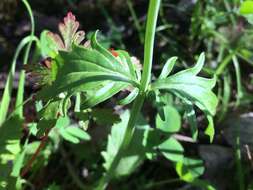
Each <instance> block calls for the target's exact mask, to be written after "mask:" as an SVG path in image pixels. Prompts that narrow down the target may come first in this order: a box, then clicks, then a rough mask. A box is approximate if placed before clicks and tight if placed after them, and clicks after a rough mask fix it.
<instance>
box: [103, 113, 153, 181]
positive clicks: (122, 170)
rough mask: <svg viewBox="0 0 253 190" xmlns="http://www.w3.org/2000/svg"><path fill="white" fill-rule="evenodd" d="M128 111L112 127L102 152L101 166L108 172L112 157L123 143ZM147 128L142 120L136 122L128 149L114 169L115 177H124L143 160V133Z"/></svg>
mask: <svg viewBox="0 0 253 190" xmlns="http://www.w3.org/2000/svg"><path fill="white" fill-rule="evenodd" d="M129 115H130V113H129V111H125V112H124V113H123V114H122V115H121V116H120V118H121V122H120V123H118V124H114V125H113V126H112V130H111V134H110V135H109V137H108V142H107V148H106V151H103V152H102V155H103V157H104V159H105V163H104V164H103V166H104V167H105V169H106V170H108V169H109V168H110V166H111V164H112V162H113V159H114V157H115V156H116V154H117V152H118V151H119V147H120V145H121V143H122V141H123V138H122V137H123V136H124V133H125V131H126V127H127V123H128V119H129ZM148 128H149V126H148V125H147V123H146V121H145V120H144V119H143V118H140V119H139V120H138V123H137V124H136V130H135V133H134V136H133V138H132V139H133V141H132V142H131V144H130V146H129V148H128V149H127V151H126V152H124V155H123V156H122V159H121V160H120V162H119V164H118V166H117V168H116V169H115V173H114V175H115V177H120V176H125V175H128V174H130V173H131V172H133V171H134V170H135V169H136V167H138V166H139V165H140V164H141V163H142V161H143V160H144V158H145V147H144V145H143V137H144V132H145V131H146V130H147V129H148Z"/></svg>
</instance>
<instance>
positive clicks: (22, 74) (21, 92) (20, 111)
mask: <svg viewBox="0 0 253 190" xmlns="http://www.w3.org/2000/svg"><path fill="white" fill-rule="evenodd" d="M22 2H23V3H24V5H25V7H26V9H27V12H28V14H29V17H30V21H31V33H30V37H33V36H34V30H35V24H34V17H33V13H32V9H31V7H30V5H29V3H28V2H27V0H22ZM31 46H32V40H31V41H30V42H29V43H28V45H27V47H26V50H25V55H24V60H23V64H24V65H26V64H27V62H28V58H29V53H30V50H31ZM24 86H25V71H24V70H22V71H21V72H20V77H19V85H18V92H17V100H16V106H18V105H20V104H22V102H23V100H24ZM17 114H18V115H19V116H20V117H23V106H20V107H19V108H18V109H17Z"/></svg>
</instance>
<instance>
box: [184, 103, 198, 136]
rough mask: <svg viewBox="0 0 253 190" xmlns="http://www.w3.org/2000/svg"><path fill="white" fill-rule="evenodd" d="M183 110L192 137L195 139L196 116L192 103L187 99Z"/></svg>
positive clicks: (196, 128) (196, 132) (196, 130)
mask: <svg viewBox="0 0 253 190" xmlns="http://www.w3.org/2000/svg"><path fill="white" fill-rule="evenodd" d="M185 112H186V117H187V120H188V122H189V124H190V127H191V131H192V138H193V139H194V140H195V141H196V140H197V137H198V126H197V118H196V113H195V110H194V108H193V105H192V103H191V102H189V101H188V102H187V103H186V105H185Z"/></svg>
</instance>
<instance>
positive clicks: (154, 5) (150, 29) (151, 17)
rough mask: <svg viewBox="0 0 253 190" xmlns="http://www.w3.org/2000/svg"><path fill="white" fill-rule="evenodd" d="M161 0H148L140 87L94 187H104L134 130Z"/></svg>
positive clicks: (151, 57) (152, 47) (151, 53)
mask: <svg viewBox="0 0 253 190" xmlns="http://www.w3.org/2000/svg"><path fill="white" fill-rule="evenodd" d="M160 3H161V0H150V3H149V9H148V18H147V25H146V34H145V47H144V67H143V74H142V78H141V87H140V91H139V94H138V96H137V98H136V99H135V101H134V103H133V107H132V110H131V114H130V118H129V121H128V124H127V128H126V131H125V134H124V137H123V141H122V144H121V146H120V148H119V150H118V153H117V154H116V156H115V157H114V160H113V162H112V164H111V166H110V168H109V170H108V171H107V173H106V174H105V175H104V176H103V177H102V179H101V180H100V181H99V184H98V186H97V187H96V189H97V190H101V189H105V188H106V186H107V184H108V183H109V181H110V180H111V178H113V176H114V171H115V169H116V168H117V166H118V164H119V162H120V160H121V158H122V155H123V154H124V152H125V150H126V149H127V148H128V146H129V144H130V142H131V140H132V137H133V133H134V130H135V123H136V120H137V118H138V115H139V113H140V111H141V108H142V105H143V102H144V99H145V96H146V93H147V90H148V86H149V83H150V78H151V69H152V61H153V49H154V39H155V29H156V23H157V17H158V13H159V7H160Z"/></svg>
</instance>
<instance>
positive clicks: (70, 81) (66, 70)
mask: <svg viewBox="0 0 253 190" xmlns="http://www.w3.org/2000/svg"><path fill="white" fill-rule="evenodd" d="M123 56H124V54H121V56H120V57H119V58H118V59H117V58H115V57H114V56H113V55H112V54H111V53H110V52H109V51H108V50H106V49H104V48H103V47H102V46H100V45H99V43H98V42H97V41H96V33H95V34H94V35H93V37H92V41H91V48H84V47H81V46H76V45H74V46H73V48H72V51H71V52H60V53H59V56H58V57H57V58H56V60H57V62H58V65H59V68H58V73H57V77H56V80H55V82H54V83H53V84H52V85H51V86H47V87H45V88H44V89H42V91H40V92H39V93H38V94H37V98H38V99H43V100H49V99H52V98H55V97H56V96H57V95H58V94H60V93H62V92H68V94H69V95H72V94H75V93H77V92H82V93H83V95H84V96H85V99H82V105H81V109H85V108H87V107H92V106H94V105H96V104H98V103H100V102H102V101H104V100H106V99H108V98H110V97H111V96H113V95H114V94H116V93H118V92H119V91H120V90H122V89H124V88H126V87H127V86H129V85H132V86H135V87H137V86H139V82H138V81H137V77H136V74H135V73H132V72H131V68H130V66H129V65H130V63H128V61H127V60H128V58H127V57H126V58H125V59H123ZM133 74H134V75H133Z"/></svg>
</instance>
